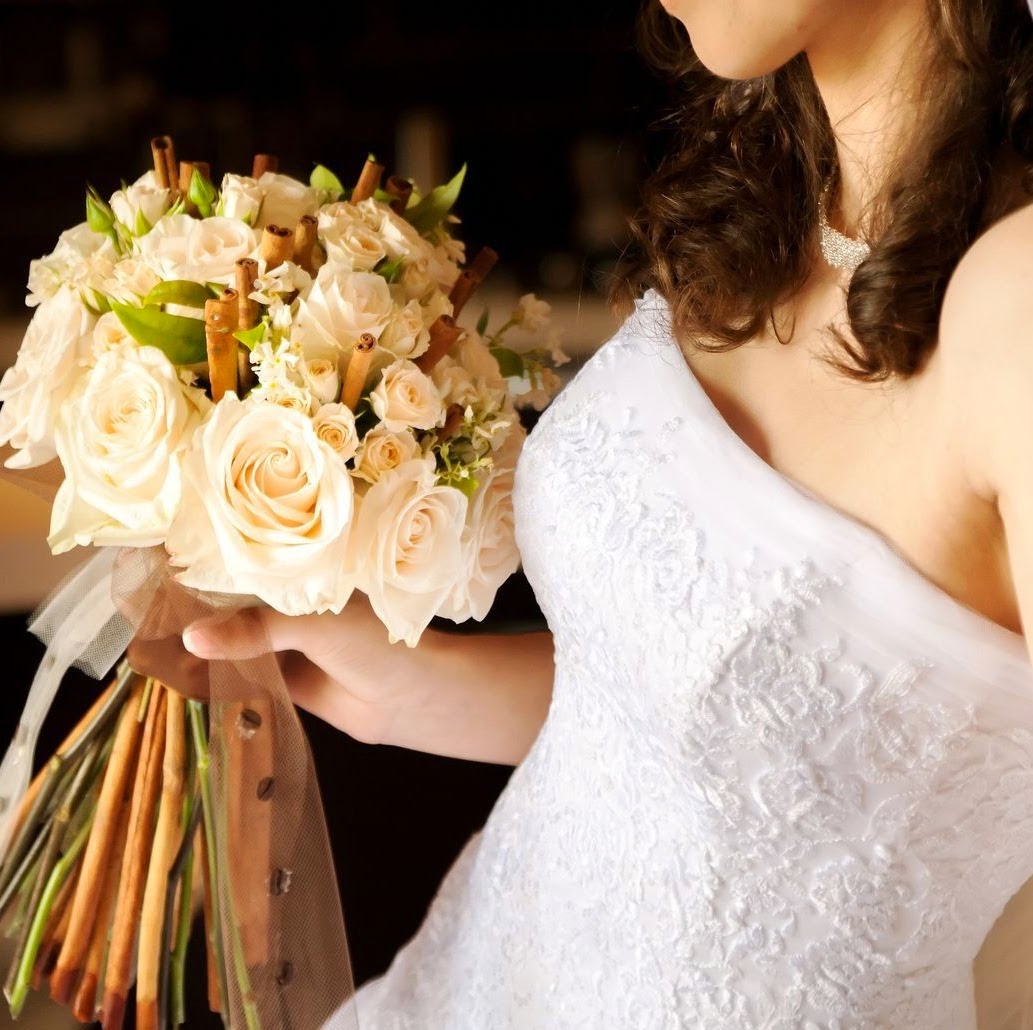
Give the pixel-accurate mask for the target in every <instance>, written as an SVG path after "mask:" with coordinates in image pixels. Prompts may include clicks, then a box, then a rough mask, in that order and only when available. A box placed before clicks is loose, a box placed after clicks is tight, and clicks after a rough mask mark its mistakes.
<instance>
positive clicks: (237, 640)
mask: <svg viewBox="0 0 1033 1030" xmlns="http://www.w3.org/2000/svg"><path fill="white" fill-rule="evenodd" d="M307 618H309V617H308V616H304V615H295V616H288V615H283V614H281V613H280V612H277V611H273V610H271V609H269V608H245V609H244V610H243V611H238V612H234V613H233V614H232V615H229V616H215V617H213V618H209V619H199V620H198V621H197V622H192V623H191V624H190V625H189V626H187V628H186V629H185V630H184V631H183V646H184V647H185V648H186V649H187V650H188V651H189V652H190V653H191V654H193V655H196V656H197V657H198V658H207V659H210V660H211V659H215V660H219V659H227V660H234V659H243V658H257V657H258V656H259V655H263V654H268V653H269V652H270V651H288V650H292V649H295V648H297V647H298V644H299V641H300V639H301V637H302V636H303V635H304V632H303V627H302V625H300V624H301V623H303V622H305V621H306V619H307Z"/></svg>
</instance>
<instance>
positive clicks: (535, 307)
mask: <svg viewBox="0 0 1033 1030" xmlns="http://www.w3.org/2000/svg"><path fill="white" fill-rule="evenodd" d="M551 312H552V308H551V307H550V306H549V304H547V303H546V302H545V301H544V300H539V299H538V298H537V297H536V296H535V295H534V294H533V293H525V294H524V295H523V296H522V297H521V298H520V300H519V301H517V307H516V310H515V311H514V312H513V318H514V319H515V321H516V323H517V325H522V326H523V327H524V328H525V329H526V330H527V331H528V332H531V333H537V332H539V331H540V330H542V329H544V328H545V327H546V326H547V325H548V323H549V315H550V314H551Z"/></svg>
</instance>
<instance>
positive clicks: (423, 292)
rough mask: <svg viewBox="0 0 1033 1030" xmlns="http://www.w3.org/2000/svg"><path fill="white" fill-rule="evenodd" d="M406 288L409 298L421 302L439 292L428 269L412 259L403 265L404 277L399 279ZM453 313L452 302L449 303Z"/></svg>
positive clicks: (406, 294) (407, 297)
mask: <svg viewBox="0 0 1033 1030" xmlns="http://www.w3.org/2000/svg"><path fill="white" fill-rule="evenodd" d="M399 281H400V283H401V285H402V288H403V289H404V290H405V296H406V299H408V300H418V301H420V302H421V303H424V302H426V301H427V300H429V299H430V296H431V294H432V293H433V294H437V293H438V288H437V286H436V285H435V283H434V280H433V279H431V277H430V276H429V275H428V274H427V269H426V268H423V267H421V266H420V265H417V264H413V263H412V262H411V261H410V262H409V263H407V264H403V265H402V278H401V279H400V280H399ZM449 313H450V314H451V304H449Z"/></svg>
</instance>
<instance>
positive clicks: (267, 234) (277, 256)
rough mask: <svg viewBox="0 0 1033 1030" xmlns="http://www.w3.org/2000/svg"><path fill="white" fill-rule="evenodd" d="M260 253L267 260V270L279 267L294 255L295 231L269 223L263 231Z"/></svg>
mask: <svg viewBox="0 0 1033 1030" xmlns="http://www.w3.org/2000/svg"><path fill="white" fill-rule="evenodd" d="M258 254H259V256H260V257H261V258H262V260H263V261H264V262H265V268H266V271H269V270H270V269H272V268H279V267H280V265H282V264H283V263H284V261H290V259H291V258H292V257H293V256H294V232H293V230H291V229H284V228H283V226H280V225H267V226H266V227H265V231H264V232H263V233H262V243H261V245H260V246H259V248H258Z"/></svg>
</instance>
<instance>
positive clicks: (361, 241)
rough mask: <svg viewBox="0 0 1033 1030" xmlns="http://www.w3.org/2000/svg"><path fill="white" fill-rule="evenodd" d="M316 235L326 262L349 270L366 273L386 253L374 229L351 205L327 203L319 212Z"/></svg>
mask: <svg viewBox="0 0 1033 1030" xmlns="http://www.w3.org/2000/svg"><path fill="white" fill-rule="evenodd" d="M318 232H319V239H320V240H321V241H322V243H323V246H324V247H325V248H326V257H327V260H328V261H330V262H333V263H334V264H336V265H340V266H341V267H342V268H344V269H347V270H349V271H351V270H354V271H357V272H368V271H370V269H372V268H374V267H375V266H376V265H377V263H378V262H380V261H382V260H383V259H384V257H385V256H386V254H387V251H386V250H385V249H384V244H383V242H382V241H381V239H380V236H379V235H378V234H377V232H376V230H375V229H373V228H372V227H371V226H370V225H369V224H368V223H367V222H366V221H364V220H363V219H362V217H361V216H360V215H359V213H358V211H357V209H356V208H355V206H354V205H353V204H348V203H342V204H330V205H328V206H327V207H325V208H323V209H322V210H320V212H319V229H318Z"/></svg>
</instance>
